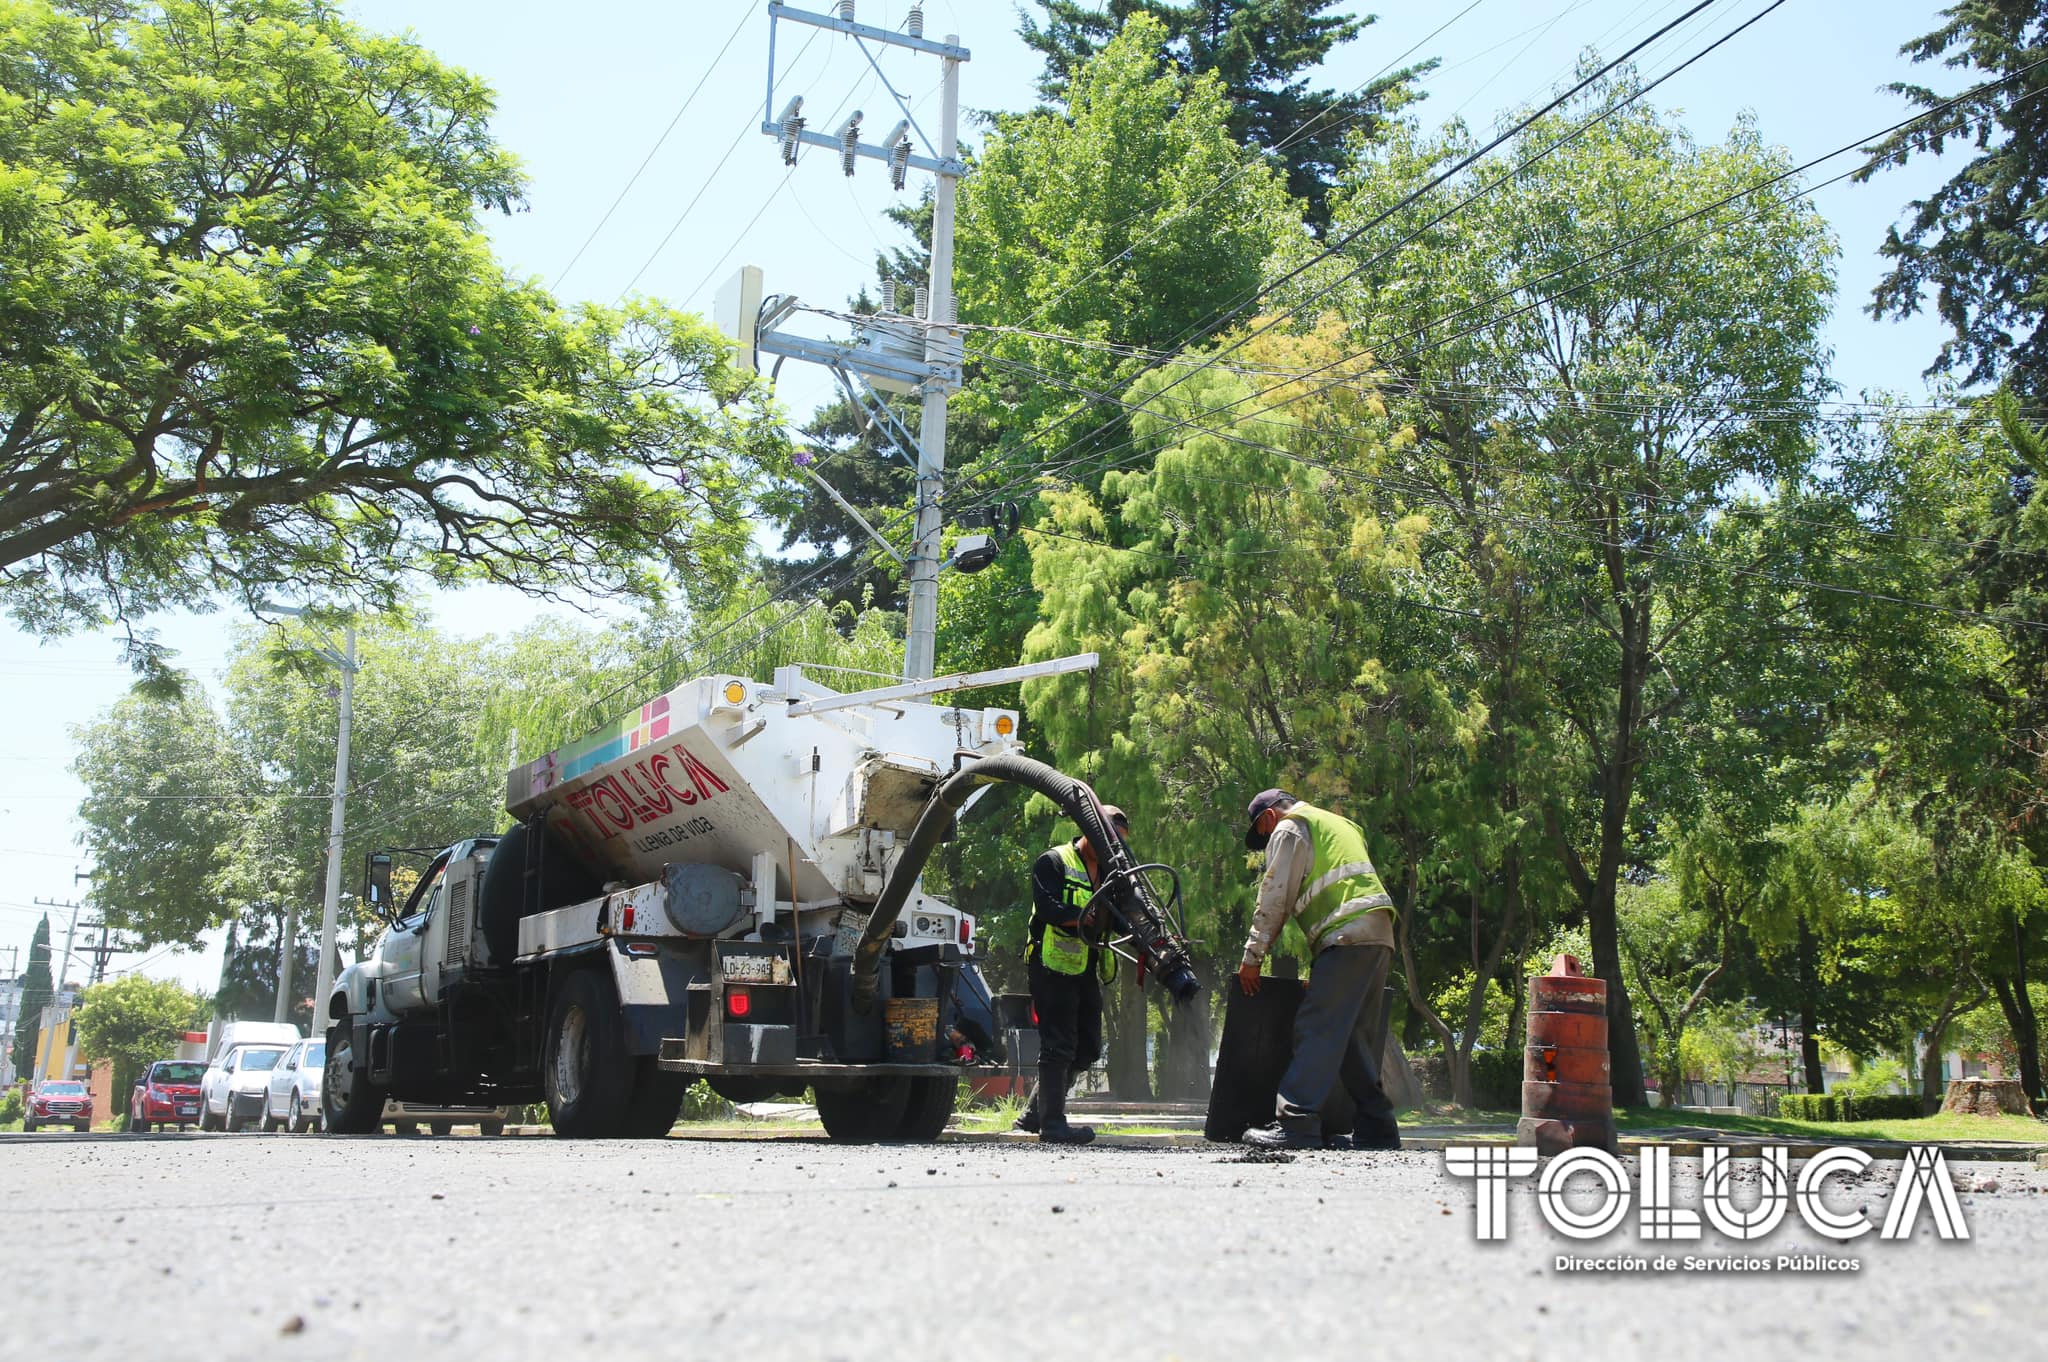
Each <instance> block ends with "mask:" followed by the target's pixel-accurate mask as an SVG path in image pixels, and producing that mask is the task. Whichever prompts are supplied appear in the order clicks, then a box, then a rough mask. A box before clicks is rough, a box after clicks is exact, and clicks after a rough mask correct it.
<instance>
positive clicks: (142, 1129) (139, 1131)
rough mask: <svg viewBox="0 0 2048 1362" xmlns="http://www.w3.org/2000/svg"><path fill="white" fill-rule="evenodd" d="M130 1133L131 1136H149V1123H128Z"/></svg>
mask: <svg viewBox="0 0 2048 1362" xmlns="http://www.w3.org/2000/svg"><path fill="white" fill-rule="evenodd" d="M128 1133H129V1134H131V1135H147V1134H149V1122H147V1121H130V1122H129V1123H128Z"/></svg>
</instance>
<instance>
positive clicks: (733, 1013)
mask: <svg viewBox="0 0 2048 1362" xmlns="http://www.w3.org/2000/svg"><path fill="white" fill-rule="evenodd" d="M753 1008H754V999H753V996H752V995H751V994H749V993H748V992H747V991H746V990H745V989H743V988H729V989H727V990H726V991H725V1014H726V1015H727V1016H728V1017H744V1016H746V1015H747V1013H749V1012H751V1011H752V1010H753Z"/></svg>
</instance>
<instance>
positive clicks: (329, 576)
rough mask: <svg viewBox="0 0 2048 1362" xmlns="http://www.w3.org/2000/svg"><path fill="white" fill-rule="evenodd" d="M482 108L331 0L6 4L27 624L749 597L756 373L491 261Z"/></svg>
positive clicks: (502, 173) (1, 530)
mask: <svg viewBox="0 0 2048 1362" xmlns="http://www.w3.org/2000/svg"><path fill="white" fill-rule="evenodd" d="M491 111H492V98H491V94H490V91H489V89H488V88H487V87H486V86H485V85H484V84H483V83H482V82H481V81H479V80H477V79H476V78H474V77H472V76H469V75H467V74H465V73H463V72H461V71H459V70H456V69H454V68H452V67H449V66H446V65H444V64H442V63H441V62H439V61H437V60H436V59H435V58H434V57H433V56H432V55H431V54H429V53H427V52H426V51H425V50H423V49H422V48H420V47H419V46H418V44H417V43H415V42H413V41H412V40H411V39H410V38H406V37H399V38H386V37H380V36H377V35H373V34H370V33H368V32H365V31H364V30H362V29H360V28H358V27H356V26H355V25H353V24H351V23H349V22H347V21H346V20H345V19H344V18H343V17H342V16H341V14H340V13H339V11H338V10H337V9H336V8H335V7H334V6H332V5H331V4H329V3H327V2H326V0H156V2H155V3H143V4H107V3H99V2H97V0H6V3H4V4H0V489H4V492H5V495H4V497H0V595H4V600H5V605H6V607H7V609H8V610H9V611H10V612H11V613H12V614H13V615H14V617H15V618H16V619H17V620H19V621H20V622H21V623H22V624H23V625H24V626H25V627H27V628H29V629H31V630H35V631H42V632H54V631H59V630H62V629H64V628H66V627H69V626H72V625H74V624H78V623H90V622H94V621H97V620H99V619H101V618H104V617H106V616H109V615H111V616H114V617H116V618H120V619H124V620H133V619H135V618H136V617H138V616H140V615H142V614H144V613H146V612H148V611H150V610H154V609H157V608H160V607H164V606H169V605H174V604H191V605H198V604H204V603H207V602H210V601H213V600H215V599H217V598H218V596H219V595H221V594H223V593H224V594H226V595H227V596H229V597H230V598H236V599H241V600H245V601H254V600H255V599H257V598H258V597H260V596H261V595H263V594H264V593H266V592H269V591H271V590H273V589H277V590H288V591H292V592H296V593H310V594H312V595H314V596H316V597H337V598H346V599H350V600H354V601H357V602H362V603H367V604H373V605H389V604H391V603H393V602H394V601H395V600H396V599H397V597H398V596H399V595H400V594H401V592H402V590H403V589H404V583H405V582H406V579H407V578H409V577H419V576H424V577H427V578H431V579H432V580H435V581H438V582H443V583H446V582H453V581H457V580H470V579H483V580H490V581H496V582H503V583H507V584H510V585H513V586H516V587H520V588H523V589H526V590H532V591H550V590H553V589H556V588H560V587H566V586H576V587H582V588H586V589H589V590H593V591H596V592H599V593H615V592H621V591H633V592H639V593H642V594H648V595H653V594H657V593H659V592H660V591H662V590H663V589H664V588H665V587H673V586H676V585H682V584H686V585H688V586H689V587H690V588H692V589H694V590H712V591H715V590H716V589H718V587H719V586H720V585H721V584H722V583H723V582H725V581H726V580H728V579H729V577H730V575H731V573H732V570H733V569H734V567H735V566H736V564H737V563H738V562H739V561H740V559H741V558H742V557H743V555H744V552H745V547H746V544H747V536H748V530H747V524H746V518H745V506H744V496H743V492H744V489H745V488H746V486H747V485H748V483H749V480H750V479H751V478H752V476H753V475H754V474H755V473H756V472H757V471H758V470H759V469H761V468H763V467H765V466H767V465H769V464H772V463H774V462H775V461H777V460H778V459H779V457H780V450H781V440H780V436H779V433H778V431H777V427H776V423H775V422H774V421H773V420H772V419H771V413H770V410H769V408H768V406H767V405H766V399H765V396H764V393H765V388H764V387H763V386H762V385H759V384H758V383H755V382H754V381H752V380H749V379H748V378H747V377H746V376H745V375H743V374H741V373H740V372H739V371H738V370H737V369H736V368H735V367H734V366H733V365H732V364H731V363H730V362H729V347H728V346H726V344H725V343H724V342H723V340H722V339H721V338H720V337H719V336H718V335H717V333H716V332H715V331H713V330H712V329H711V328H710V327H709V326H708V325H705V324H703V323H701V322H698V321H696V320H694V319H692V318H689V317H686V316H683V315H680V314H678V313H675V312H672V311H669V310H667V309H665V308H662V307H660V306H658V305H655V304H653V303H648V302H634V303H631V304H628V305H627V306H624V307H621V308H604V307H586V308H583V309H580V310H578V311H576V312H574V313H570V312H565V311H564V310H562V309H561V308H560V307H558V306H557V305H556V303H555V301H554V299H553V298H552V297H550V296H549V295H548V294H547V293H546V292H545V291H544V290H542V289H541V288H540V287H538V286H537V285H536V284H534V283H532V282H530V281H525V280H520V279H516V278H514V277H512V276H510V275H508V274H507V273H506V272H505V270H504V269H503V268H502V267H501V266H500V265H499V264H498V263H497V262H496V261H495V260H494V259H493V257H492V255H491V252H490V249H489V246H488V244H487V241H486V239H485V237H484V235H483V232H482V230H481V228H480V226H479V224H478V214H479V213H480V212H481V211H483V210H485V209H487V208H495V209H503V210H509V209H510V208H511V207H512V206H513V205H514V204H515V203H516V202H517V200H518V199H519V196H520V194H521V193H522V181H521V177H520V174H519V172H518V169H517V166H516V164H515V162H514V161H513V158H512V157H511V156H510V155H509V154H508V153H506V152H505V151H504V150H503V149H502V148H500V147H499V146H498V145H497V144H496V143H495V142H494V141H493V140H492V138H491V135H490V132H489V129H488V126H487V120H488V118H489V115H490V113H491ZM136 647H137V650H138V656H139V658H140V660H141V661H142V662H143V664H144V665H145V667H147V666H149V665H151V664H160V663H161V658H160V656H159V655H158V654H157V652H156V651H155V649H154V645H153V644H151V643H150V642H149V641H148V639H147V638H146V637H143V636H137V640H136Z"/></svg>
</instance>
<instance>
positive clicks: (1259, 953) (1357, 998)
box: [1237, 790, 1401, 1149]
mask: <svg viewBox="0 0 2048 1362" xmlns="http://www.w3.org/2000/svg"><path fill="white" fill-rule="evenodd" d="M1250 814H1251V827H1250V829H1249V830H1248V831H1247V832H1246V833H1245V838H1244V844H1245V846H1246V848H1247V849H1249V850H1252V851H1264V852H1265V853H1266V873H1265V877H1264V879H1262V880H1261V881H1260V883H1259V902H1258V907H1257V909H1256V910H1255V911H1254V912H1253V914H1252V927H1251V934H1250V936H1249V938H1248V939H1247V940H1246V941H1245V946H1244V958H1243V961H1242V962H1241V963H1240V964H1239V965H1238V968H1237V982H1238V986H1239V987H1240V988H1242V989H1243V990H1244V992H1245V994H1246V996H1248V997H1249V996H1254V995H1256V994H1257V993H1258V991H1259V966H1260V964H1261V963H1262V962H1263V961H1264V960H1265V958H1266V955H1267V953H1268V952H1269V951H1271V949H1272V947H1273V942H1274V941H1275V940H1276V939H1277V938H1278V937H1279V935H1280V929H1281V928H1282V927H1285V926H1286V925H1287V922H1288V919H1290V918H1292V919H1294V920H1295V921H1296V922H1297V923H1298V924H1299V925H1300V927H1301V931H1302V935H1304V936H1305V937H1307V938H1308V945H1309V950H1310V951H1311V952H1312V953H1313V955H1314V960H1313V962H1312V963H1311V964H1310V966H1309V977H1308V989H1307V991H1306V992H1305V993H1304V994H1303V995H1302V999H1301V1008H1300V1010H1299V1011H1297V1012H1296V1013H1295V1014H1294V1059H1293V1061H1292V1062H1291V1063H1290V1064H1289V1065H1288V1066H1287V1072H1286V1074H1285V1075H1284V1076H1282V1078H1281V1079H1280V1094H1279V1097H1278V1098H1277V1099H1276V1102H1275V1107H1276V1110H1275V1112H1274V1118H1275V1119H1274V1122H1273V1124H1272V1125H1270V1126H1266V1127H1263V1128H1261V1129H1256V1130H1248V1131H1246V1132H1245V1135H1244V1142H1245V1143H1246V1144H1249V1145H1255V1146H1258V1147H1259V1148H1262V1149H1317V1148H1322V1147H1323V1146H1324V1144H1325V1140H1324V1136H1323V1115H1322V1113H1323V1104H1324V1103H1325V1102H1327V1101H1328V1100H1329V1097H1330V1094H1331V1092H1332V1091H1334V1089H1335V1087H1336V1085H1337V1083H1339V1082H1342V1083H1343V1084H1344V1087H1345V1089H1346V1091H1348V1092H1349V1093H1350V1094H1351V1099H1352V1101H1353V1102H1354V1103H1355V1104H1356V1106H1357V1112H1358V1115H1357V1119H1356V1122H1355V1124H1354V1126H1353V1129H1352V1135H1351V1139H1350V1141H1349V1143H1348V1144H1347V1145H1344V1146H1343V1147H1349V1148H1358V1149H1399V1148H1400V1147H1401V1134H1400V1128H1399V1127H1398V1126H1397V1125H1396V1124H1395V1122H1394V1109H1393V1105H1392V1104H1391V1103H1389V1102H1388V1101H1387V1097H1386V1094H1385V1093H1384V1092H1383V1091H1382V1090H1381V1088H1380V1071H1379V1061H1380V1046H1381V1045H1382V1044H1383V1043H1384V1042H1385V1040H1386V1034H1385V1033H1386V1009H1385V1008H1383V1007H1382V1006H1381V1005H1380V1002H1381V995H1382V994H1383V993H1384V992H1385V990H1386V986H1387V974H1388V971H1389V970H1390V968H1391V967H1392V964H1393V957H1394V913H1393V903H1394V901H1393V899H1392V898H1391V897H1389V896H1388V894H1387V891H1386V888H1385V886H1383V885H1382V884H1381V883H1380V877H1379V875H1378V874H1377V873H1376V872H1375V871H1374V870H1373V868H1372V856H1371V854H1370V853H1369V852H1368V851H1367V850H1366V845H1365V831H1364V829H1362V828H1360V827H1359V826H1358V824H1356V823H1354V822H1352V821H1351V820H1350V819H1348V818H1346V817H1344V816H1343V815H1341V814H1336V813H1332V812H1330V811H1329V810H1328V809H1319V808H1317V807H1315V806H1314V805H1312V804H1305V803H1303V802H1302V801H1300V800H1298V799H1296V798H1295V797H1294V796H1293V795H1291V794H1289V793H1287V792H1286V791H1285V790H1263V791H1261V792H1260V793H1259V795H1258V797H1257V798H1256V799H1254V800H1252V803H1251V809H1250ZM1332 1143H1336V1142H1334V1141H1333V1142H1332Z"/></svg>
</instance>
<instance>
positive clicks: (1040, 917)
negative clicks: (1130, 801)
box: [1017, 804, 1131, 1144]
mask: <svg viewBox="0 0 2048 1362" xmlns="http://www.w3.org/2000/svg"><path fill="white" fill-rule="evenodd" d="M1102 813H1103V817H1104V818H1106V819H1107V820H1108V822H1109V827H1110V831H1111V832H1112V833H1113V834H1114V835H1115V836H1117V837H1118V838H1123V837H1125V836H1128V835H1129V833H1130V830H1131V825H1130V820H1129V819H1127V818H1125V817H1124V811H1123V810H1122V809H1119V808H1117V807H1116V806H1115V805H1114V804H1105V805H1103V806H1102ZM1101 885H1102V861H1101V858H1099V857H1098V856H1097V855H1096V854H1095V848H1094V846H1093V845H1091V844H1090V843H1089V841H1088V839H1087V838H1086V837H1085V836H1083V837H1076V838H1075V839H1074V840H1073V841H1071V842H1062V843H1060V844H1059V845H1058V846H1055V847H1052V848H1050V849H1049V850H1047V851H1046V852H1044V853H1043V854H1042V855H1040V856H1039V858H1038V860H1037V861H1036V862H1035V863H1034V864H1033V865H1032V867H1031V927H1030V942H1029V944H1028V945H1026V947H1025V950H1024V963H1025V969H1026V971H1027V973H1028V974H1029V976H1030V979H1031V1006H1032V1008H1033V1009H1034V1010H1035V1011H1036V1012H1037V1014H1038V1090H1037V1091H1036V1092H1035V1093H1033V1094H1032V1098H1031V1108H1030V1110H1029V1111H1027V1112H1025V1114H1024V1115H1023V1116H1022V1117H1021V1118H1020V1119H1019V1120H1018V1122H1017V1129H1019V1130H1027V1131H1033V1132H1035V1133H1036V1134H1037V1135H1038V1138H1039V1139H1040V1140H1041V1141H1043V1142H1044V1143H1046V1144H1086V1143H1088V1142H1089V1141H1090V1140H1092V1139H1094V1138H1095V1131H1094V1128H1093V1127H1090V1126H1077V1125H1071V1124H1069V1123H1068V1121H1067V1089H1068V1087H1069V1086H1070V1085H1071V1084H1072V1083H1073V1081H1074V1079H1075V1078H1076V1077H1077V1076H1079V1075H1080V1074H1081V1073H1082V1071H1084V1070H1085V1069H1087V1068H1088V1067H1089V1066H1090V1065H1092V1064H1093V1063H1095V1061H1096V1060H1097V1059H1099V1058H1101V1056H1102V985H1103V984H1104V983H1106V982H1108V981H1109V980H1111V979H1114V978H1115V977H1116V956H1115V955H1114V954H1112V953H1111V952H1110V950H1109V949H1108V948H1107V947H1106V946H1104V945H1102V944H1101V941H1102V929H1103V925H1104V924H1103V921H1102V910H1101V909H1100V908H1099V907H1097V906H1094V905H1092V903H1091V901H1092V900H1093V899H1094V897H1095V891H1096V890H1097V889H1098V888H1100V887H1101Z"/></svg>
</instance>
